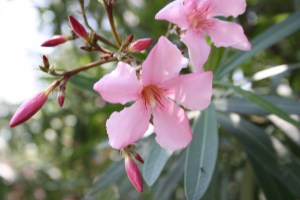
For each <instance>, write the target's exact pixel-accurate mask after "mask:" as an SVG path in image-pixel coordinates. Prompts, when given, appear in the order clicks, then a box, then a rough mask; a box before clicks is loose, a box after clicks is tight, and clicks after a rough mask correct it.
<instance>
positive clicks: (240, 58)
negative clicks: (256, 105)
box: [216, 12, 300, 79]
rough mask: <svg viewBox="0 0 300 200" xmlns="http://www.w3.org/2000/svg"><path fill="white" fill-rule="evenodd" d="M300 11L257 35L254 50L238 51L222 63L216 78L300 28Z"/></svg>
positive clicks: (253, 43) (253, 44)
mask: <svg viewBox="0 0 300 200" xmlns="http://www.w3.org/2000/svg"><path fill="white" fill-rule="evenodd" d="M299 19H300V12H295V13H294V14H291V15H290V16H289V17H288V18H287V19H285V20H284V21H283V22H281V23H278V24H276V25H274V26H272V27H271V28H269V29H268V30H266V31H265V32H263V33H262V34H260V35H259V36H257V37H256V38H255V39H254V40H253V41H252V46H253V48H252V50H251V51H247V52H242V51H239V52H237V53H236V54H235V55H234V56H233V57H232V58H231V59H230V60H229V61H228V62H226V63H224V64H222V65H221V66H220V67H219V68H218V70H217V73H216V78H217V79H220V78H221V77H224V76H226V75H227V74H229V73H230V72H232V71H233V70H234V69H236V68H237V67H239V65H240V64H242V63H243V62H244V61H246V60H248V59H250V58H251V57H253V56H254V55H255V54H256V53H258V52H260V51H262V50H264V49H266V48H268V47H270V46H272V45H273V44H276V43H277V42H279V41H280V40H282V39H283V38H285V37H287V36H289V35H291V34H292V33H294V32H296V31H297V30H298V29H299V28H300V20H299Z"/></svg>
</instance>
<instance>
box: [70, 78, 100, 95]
mask: <svg viewBox="0 0 300 200" xmlns="http://www.w3.org/2000/svg"><path fill="white" fill-rule="evenodd" d="M98 80H99V79H97V78H87V77H85V76H82V75H79V74H76V75H74V76H72V77H71V78H70V79H69V81H70V83H72V84H73V85H74V86H75V87H77V88H79V89H81V90H84V91H89V92H95V91H94V90H93V86H94V84H95V83H96V82H97V81H98Z"/></svg>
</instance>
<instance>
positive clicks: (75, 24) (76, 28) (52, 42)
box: [41, 15, 89, 47]
mask: <svg viewBox="0 0 300 200" xmlns="http://www.w3.org/2000/svg"><path fill="white" fill-rule="evenodd" d="M69 22H70V25H71V28H72V31H73V33H74V34H75V35H74V34H72V35H54V36H52V37H51V38H50V39H48V40H46V41H45V42H43V43H42V45H41V46H43V47H54V46H57V45H60V44H63V43H65V42H67V41H69V40H73V39H75V38H76V37H81V38H83V39H84V40H86V41H89V34H88V32H87V31H86V30H85V28H84V27H83V25H82V24H81V23H80V22H79V21H77V20H76V19H75V18H74V17H73V16H71V15H70V16H69Z"/></svg>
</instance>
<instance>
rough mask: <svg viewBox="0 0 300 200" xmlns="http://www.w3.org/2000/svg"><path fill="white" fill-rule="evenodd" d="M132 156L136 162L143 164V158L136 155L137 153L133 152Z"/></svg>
mask: <svg viewBox="0 0 300 200" xmlns="http://www.w3.org/2000/svg"><path fill="white" fill-rule="evenodd" d="M133 156H134V158H135V159H136V160H137V161H139V162H140V163H144V160H143V158H142V157H141V156H140V154H138V153H137V152H135V151H134V152H133Z"/></svg>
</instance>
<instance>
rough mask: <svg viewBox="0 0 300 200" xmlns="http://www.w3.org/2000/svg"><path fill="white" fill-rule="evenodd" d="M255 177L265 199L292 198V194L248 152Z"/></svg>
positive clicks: (279, 199)
mask: <svg viewBox="0 0 300 200" xmlns="http://www.w3.org/2000/svg"><path fill="white" fill-rule="evenodd" d="M248 158H249V160H250V162H251V165H252V168H253V170H254V173H255V174H256V178H257V180H258V182H259V184H260V185H261V187H262V189H263V191H264V194H265V196H266V197H267V199H272V200H286V199H293V195H292V194H291V193H290V191H288V189H287V188H286V187H285V185H283V184H282V183H281V182H280V181H278V180H277V179H276V178H275V177H274V176H273V175H272V174H271V173H270V172H269V171H268V170H267V169H266V168H265V167H264V166H263V165H262V164H261V163H259V162H258V161H257V160H256V159H254V158H253V156H252V155H251V154H248Z"/></svg>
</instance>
